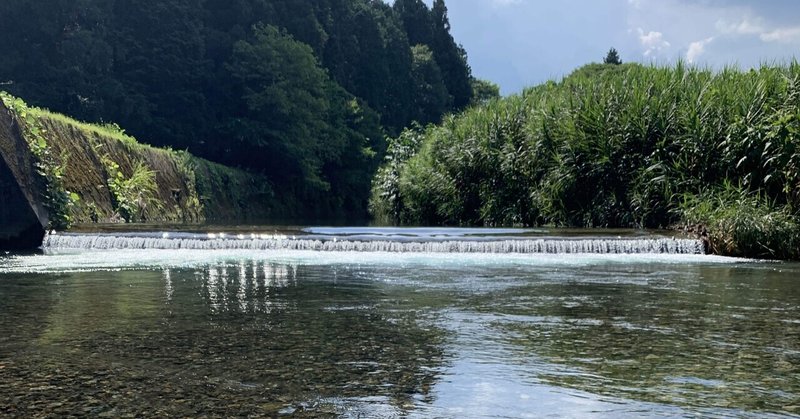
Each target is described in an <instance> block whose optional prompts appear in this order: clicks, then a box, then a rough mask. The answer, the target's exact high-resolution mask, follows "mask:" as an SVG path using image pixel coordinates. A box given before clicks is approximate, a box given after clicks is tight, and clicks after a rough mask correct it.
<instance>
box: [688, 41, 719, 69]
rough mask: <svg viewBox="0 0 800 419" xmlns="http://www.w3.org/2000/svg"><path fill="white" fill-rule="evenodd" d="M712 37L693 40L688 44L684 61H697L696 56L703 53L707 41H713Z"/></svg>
mask: <svg viewBox="0 0 800 419" xmlns="http://www.w3.org/2000/svg"><path fill="white" fill-rule="evenodd" d="M713 40H714V37H713V36H712V37H709V38H706V39H703V40H700V41H695V42H692V43H691V44H689V51H687V52H686V61H688V62H690V63H693V62H695V61H697V58H698V57H700V56H701V55H703V53H704V52H705V49H706V45H708V44H709V42H711V41H713Z"/></svg>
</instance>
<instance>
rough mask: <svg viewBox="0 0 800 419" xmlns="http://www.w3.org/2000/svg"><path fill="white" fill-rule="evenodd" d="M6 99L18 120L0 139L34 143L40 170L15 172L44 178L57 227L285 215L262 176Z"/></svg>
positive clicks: (0, 107) (43, 195) (0, 108)
mask: <svg viewBox="0 0 800 419" xmlns="http://www.w3.org/2000/svg"><path fill="white" fill-rule="evenodd" d="M0 98H1V99H2V101H1V103H0V112H4V113H7V114H8V115H9V116H10V118H8V121H9V124H10V125H12V127H10V129H8V130H5V131H4V132H6V134H5V135H4V136H3V137H4V138H0V141H3V142H10V141H12V140H14V139H13V138H10V137H11V136H14V135H16V136H19V137H21V138H22V140H23V141H24V144H26V145H27V147H28V149H29V151H30V155H31V159H30V160H31V166H32V167H27V168H26V167H17V168H15V170H14V171H15V172H18V173H21V172H24V171H26V170H27V171H28V172H30V173H33V176H34V177H38V181H37V182H35V185H38V189H40V191H37V193H35V194H33V195H35V198H38V199H40V200H41V203H42V204H43V207H44V208H46V212H47V219H48V221H49V227H50V228H56V229H62V228H66V227H68V226H69V225H70V224H74V223H91V222H189V223H196V222H204V221H225V220H229V221H230V220H235V221H239V222H241V221H244V220H250V219H256V218H260V219H263V218H266V217H271V216H276V217H279V216H283V215H285V214H283V212H284V209H283V208H282V207H281V206H280V205H279V204H278V201H277V199H275V196H274V193H273V189H272V187H271V185H270V183H269V182H268V181H267V180H266V179H265V178H264V177H262V176H259V175H254V174H251V173H247V172H243V171H240V170H235V169H231V168H228V167H225V166H221V165H218V164H215V163H211V162H209V161H206V160H203V159H199V158H196V157H194V156H192V155H190V154H188V153H185V152H180V151H173V150H169V149H158V148H154V147H150V146H146V145H143V144H139V143H138V142H137V141H136V140H135V139H134V138H133V137H131V136H129V135H127V134H125V132H124V131H123V130H122V129H120V127H119V126H117V125H115V124H108V125H92V124H86V123H82V122H78V121H75V120H72V119H70V118H67V117H65V116H63V115H60V114H56V113H52V112H49V111H47V110H44V109H39V108H34V107H29V106H27V105H26V104H25V103H24V102H23V101H22V100H20V99H17V98H14V97H12V96H10V95H8V94H5V93H0ZM6 137H9V138H6ZM3 157H4V158H5V161H0V164H3V163H5V164H6V165H8V164H13V159H11V157H10V156H3ZM9 162H12V163H9ZM22 187H23V188H26V186H22ZM28 188H30V187H28ZM28 192H29V191H28Z"/></svg>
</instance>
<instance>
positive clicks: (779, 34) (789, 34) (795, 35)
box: [760, 26, 800, 44]
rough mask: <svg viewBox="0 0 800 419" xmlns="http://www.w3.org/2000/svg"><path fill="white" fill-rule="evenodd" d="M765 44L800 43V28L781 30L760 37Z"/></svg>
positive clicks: (765, 33)
mask: <svg viewBox="0 0 800 419" xmlns="http://www.w3.org/2000/svg"><path fill="white" fill-rule="evenodd" d="M760 38H761V40H762V41H764V42H781V43H786V44H788V43H794V42H800V26H795V27H791V28H779V29H775V30H773V31H770V32H764V33H762V34H761V35H760Z"/></svg>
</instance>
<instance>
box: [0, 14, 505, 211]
mask: <svg viewBox="0 0 800 419" xmlns="http://www.w3.org/2000/svg"><path fill="white" fill-rule="evenodd" d="M0 28H2V34H3V36H2V37H0V57H2V59H0V83H2V86H0V88H2V89H3V90H7V91H9V92H10V93H12V94H14V95H16V96H19V97H22V98H24V99H25V100H26V101H28V102H29V103H31V104H33V105H37V106H44V107H48V108H50V109H52V110H55V111H58V112H63V113H66V114H68V115H70V116H74V117H76V118H78V119H83V120H86V121H92V122H103V121H106V122H111V121H113V122H116V123H118V124H119V125H120V126H122V127H124V128H125V129H127V130H128V132H130V133H131V134H133V135H134V136H136V137H138V138H139V139H140V140H141V141H145V142H148V143H151V144H154V145H157V146H169V147H173V148H177V149H185V150H188V151H190V152H192V153H194V154H196V155H199V156H202V157H206V158H208V159H210V160H214V161H217V162H221V163H224V164H228V165H232V166H238V167H242V168H246V169H249V170H253V171H258V172H260V173H264V174H266V175H267V177H268V178H269V179H270V180H271V181H272V182H273V183H274V185H273V186H274V189H275V190H277V191H280V193H281V194H282V196H281V197H279V198H281V199H286V200H287V201H292V202H287V207H290V208H296V209H297V210H298V211H296V215H299V216H320V215H332V214H337V213H338V214H350V215H359V214H365V210H366V199H367V196H368V192H369V186H370V179H371V177H372V174H373V172H374V170H375V168H376V167H377V165H378V164H379V162H380V159H381V158H382V156H383V153H384V152H385V142H384V137H385V136H387V135H389V136H394V135H397V134H399V132H400V131H401V130H402V129H403V128H404V127H407V126H409V125H410V124H411V123H412V122H413V121H416V122H419V123H421V124H427V123H436V122H439V121H440V120H441V118H442V116H443V115H444V114H446V113H450V112H455V111H459V110H461V109H464V108H465V107H467V106H469V105H470V104H475V103H480V102H482V101H485V100H487V97H492V96H493V95H497V92H496V90H497V89H496V86H494V85H492V84H491V83H487V82H484V81H478V80H475V79H474V78H473V77H472V74H471V70H470V67H469V65H468V64H467V56H466V53H465V51H464V49H463V48H462V47H461V46H460V45H458V44H457V43H456V41H455V40H454V39H453V37H452V35H451V34H450V23H449V20H448V16H447V8H446V6H445V3H444V0H436V1H434V2H433V6H432V7H431V8H429V7H428V6H426V5H425V4H424V3H423V2H422V1H421V0H396V1H395V2H394V3H393V4H392V5H388V4H386V3H384V2H383V1H378V0H138V1H130V0H103V1H101V0H4V1H2V2H0ZM473 86H478V87H479V88H480V92H479V95H480V97H476V96H475V94H474V92H473ZM493 89H494V90H493ZM487 92H488V93H487ZM487 95H488V96H487Z"/></svg>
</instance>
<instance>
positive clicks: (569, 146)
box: [370, 62, 800, 259]
mask: <svg viewBox="0 0 800 419" xmlns="http://www.w3.org/2000/svg"><path fill="white" fill-rule="evenodd" d="M798 98H800V64H798V63H796V62H793V63H791V64H787V65H777V66H764V67H762V68H760V69H757V70H753V71H741V70H738V69H736V68H725V69H722V70H719V71H712V70H709V69H702V68H694V67H690V66H687V65H685V64H684V63H677V64H676V65H674V66H671V67H655V66H642V65H639V64H624V65H597V64H593V65H589V66H586V67H583V68H581V69H578V70H576V71H575V72H574V73H573V74H572V75H570V76H568V77H566V78H564V79H563V80H561V81H559V82H555V81H551V82H547V83H545V84H542V85H540V86H536V87H533V88H530V89H526V90H525V91H524V92H523V93H522V94H520V95H513V96H510V97H507V98H503V99H500V100H495V101H492V102H490V103H488V104H487V105H485V106H480V107H475V108H472V109H469V110H467V111H465V112H464V113H462V114H460V115H456V116H451V117H449V118H446V119H445V120H444V121H443V122H442V124H440V125H438V126H434V125H430V126H427V127H417V128H415V129H410V130H406V131H405V132H403V133H402V134H401V135H400V136H398V137H397V138H395V139H392V140H391V141H390V144H389V148H388V158H387V162H386V163H385V164H384V166H383V167H382V168H381V169H380V170H379V172H378V174H377V176H376V178H375V181H374V182H373V193H372V199H371V202H370V210H371V212H372V214H373V215H374V216H375V217H376V218H377V219H379V220H383V221H384V222H389V223H399V224H410V225H459V226H509V225H517V226H541V225H550V226H564V227H636V228H681V229H687V230H688V229H691V230H695V231H699V232H700V233H701V234H700V235H701V236H703V235H704V236H705V237H704V238H705V239H707V241H708V243H709V249H710V250H711V251H712V252H714V253H718V254H722V255H731V256H746V257H753V258H771V259H798V258H800V222H798V209H800V147H798V145H800V101H798ZM698 226H699V227H698Z"/></svg>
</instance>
